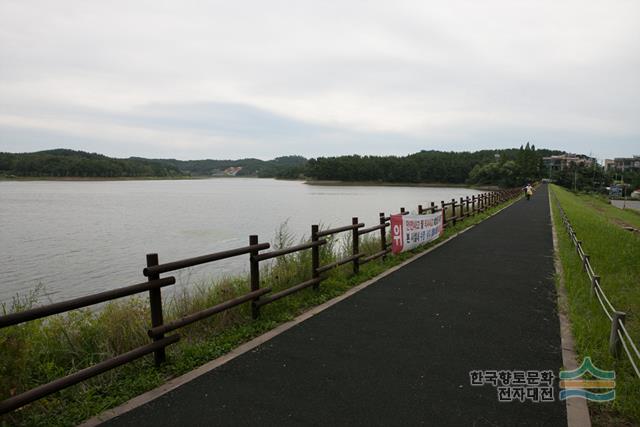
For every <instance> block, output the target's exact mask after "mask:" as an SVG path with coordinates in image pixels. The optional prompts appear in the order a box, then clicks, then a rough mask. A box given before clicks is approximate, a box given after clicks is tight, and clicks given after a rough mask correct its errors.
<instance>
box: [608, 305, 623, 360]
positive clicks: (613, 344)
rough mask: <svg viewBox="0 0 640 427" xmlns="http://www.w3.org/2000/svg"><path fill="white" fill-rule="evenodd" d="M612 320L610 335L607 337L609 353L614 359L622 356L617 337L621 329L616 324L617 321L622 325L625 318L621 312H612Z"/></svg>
mask: <svg viewBox="0 0 640 427" xmlns="http://www.w3.org/2000/svg"><path fill="white" fill-rule="evenodd" d="M611 314H612V315H613V318H612V319H611V335H610V336H609V352H610V353H611V354H612V355H613V356H614V357H615V358H620V356H621V355H622V340H621V339H620V336H618V331H619V330H620V329H621V328H620V325H619V324H618V320H619V321H620V322H621V323H622V324H624V320H625V318H626V316H627V314H626V313H623V312H622V311H614V312H613V313H611Z"/></svg>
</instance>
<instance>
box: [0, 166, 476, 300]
mask: <svg viewBox="0 0 640 427" xmlns="http://www.w3.org/2000/svg"><path fill="white" fill-rule="evenodd" d="M477 193H479V192H478V191H476V190H471V189H464V188H442V187H395V186H394V187H385V186H319V185H307V184H304V183H303V182H300V181H278V180H272V179H257V178H256V179H253V178H218V179H203V180H176V181H171V180H166V181H164V180H158V181H155V180H154V181H1V182H0V224H1V226H0V245H1V252H0V301H2V302H7V301H10V300H11V298H12V297H13V296H15V295H16V294H18V293H19V294H25V293H27V292H28V291H29V290H31V289H34V288H35V287H36V286H37V285H38V284H39V283H41V284H42V285H44V298H42V300H41V301H42V302H47V301H52V302H56V301H60V300H63V299H68V298H72V297H78V296H83V295H89V294H92V293H95V292H98V291H104V290H108V289H113V288H117V287H121V286H125V285H132V284H135V283H139V282H142V281H145V280H146V278H145V277H144V276H143V275H142V269H143V267H144V266H145V262H146V261H145V259H146V258H145V255H146V254H147V253H153V252H155V253H158V254H159V258H160V262H161V263H162V262H168V261H175V260H178V259H182V258H189V257H193V256H198V255H204V254H208V253H212V252H217V251H220V250H224V249H231V248H236V247H240V246H246V245H247V244H248V240H249V237H248V236H249V235H250V234H257V235H258V236H259V238H260V241H261V242H272V240H273V237H274V235H275V232H276V230H277V229H278V228H279V227H280V226H281V225H282V224H284V223H286V224H287V229H288V230H289V231H290V232H291V233H293V234H294V235H295V236H296V242H297V241H298V240H299V239H300V238H302V237H303V236H307V237H308V236H309V234H310V229H311V224H318V223H320V224H323V225H325V226H334V227H336V226H341V225H347V224H350V223H351V218H352V217H354V216H357V217H359V219H360V221H361V222H365V223H366V225H367V226H369V225H375V224H378V223H379V219H378V213H379V212H385V214H389V212H390V211H393V212H398V211H399V208H400V207H401V206H403V207H406V208H407V209H408V210H411V211H416V210H417V206H418V204H423V205H424V206H427V205H429V202H430V201H434V202H437V203H439V202H440V200H449V201H450V200H451V198H454V197H455V198H456V199H458V198H459V197H460V196H471V195H473V194H477ZM247 259H248V256H242V257H236V258H233V259H229V260H224V261H218V262H215V263H212V264H209V265H206V266H199V267H195V268H193V269H190V270H189V271H186V272H182V273H180V274H179V275H177V276H176V277H177V279H178V281H179V283H181V286H188V285H187V284H188V283H193V282H197V281H201V280H204V279H206V278H207V277H211V276H215V277H220V276H222V275H232V274H238V273H243V272H246V271H247V270H248V261H247Z"/></svg>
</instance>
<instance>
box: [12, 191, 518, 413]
mask: <svg viewBox="0 0 640 427" xmlns="http://www.w3.org/2000/svg"><path fill="white" fill-rule="evenodd" d="M519 193H520V190H518V189H510V190H500V191H493V192H487V193H482V194H479V195H477V196H476V195H474V196H473V197H471V198H469V197H466V198H462V197H461V198H460V201H459V202H456V200H455V199H452V200H451V202H448V203H445V202H444V201H441V203H440V206H438V205H436V204H435V203H431V206H430V207H429V208H427V209H423V208H422V205H420V206H418V212H419V213H432V212H439V211H443V215H444V217H445V221H444V223H445V226H447V225H449V224H455V223H456V221H461V220H464V218H467V217H470V216H473V215H476V214H478V213H480V212H483V211H484V210H485V209H488V208H490V207H493V206H496V205H498V204H500V203H503V202H505V201H507V200H510V199H512V198H514V197H516V196H518V195H519ZM400 210H401V213H403V214H405V213H409V212H406V211H405V209H404V208H401V209H400ZM379 216H380V223H379V224H378V225H375V226H372V227H368V228H364V227H365V224H364V223H361V222H359V221H358V218H353V219H352V223H351V224H350V225H346V226H343V227H337V228H333V229H329V230H322V231H321V230H319V227H318V226H317V225H312V226H311V241H310V242H308V243H304V244H301V245H296V246H292V247H289V248H284V249H279V250H275V251H271V252H262V253H261V252H260V251H263V250H266V249H269V248H270V244H269V243H259V241H258V236H255V235H253V236H250V237H249V245H248V246H245V247H241V248H236V249H231V250H227V251H222V252H217V253H213V254H208V255H202V256H198V257H194V258H188V259H183V260H179V261H173V262H168V263H163V264H160V263H159V258H158V254H148V255H147V266H146V267H145V268H144V269H143V274H144V276H145V277H147V279H148V280H147V282H144V283H139V284H136V285H131V286H126V287H123V288H118V289H114V290H111V291H106V292H101V293H98V294H94V295H89V296H86V297H81V298H75V299H72V300H68V301H63V302H59V303H56V304H50V305H46V306H42V307H37V308H34V309H30V310H25V311H22V312H18V313H11V314H8V315H4V316H0V329H1V328H6V327H11V326H15V325H19V324H21V323H24V322H28V321H32V320H36V319H41V318H44V317H48V316H52V315H55V314H60V313H65V312H68V311H71V310H75V309H79V308H84V307H89V306H92V305H95V304H99V303H103V302H106V301H111V300H115V299H118V298H123V297H127V296H130V295H134V294H139V293H142V292H148V293H149V307H150V313H151V319H150V320H151V328H150V329H149V330H148V331H147V334H148V335H149V337H150V338H151V339H152V342H151V343H150V344H147V345H144V346H141V347H138V348H136V349H133V350H131V351H129V352H127V353H124V354H121V355H118V356H116V357H113V358H111V359H108V360H105V361H103V362H100V363H98V364H96V365H93V366H90V367H87V368H84V369H81V370H79V371H77V372H74V373H72V374H70V375H67V376H65V377H63V378H59V379H57V380H54V381H52V382H50V383H47V384H43V385H40V386H38V387H36V388H34V389H31V390H27V391H24V392H22V393H19V394H17V395H15V396H12V397H10V398H8V399H6V400H4V401H2V402H0V414H4V413H7V412H10V411H13V410H15V409H18V408H20V407H22V406H24V405H26V404H28V403H31V402H34V401H36V400H38V399H41V398H43V397H45V396H47V395H50V394H52V393H55V392H57V391H60V390H62V389H64V388H67V387H70V386H72V385H74V384H77V383H79V382H82V381H85V380H87V379H89V378H91V377H94V376H96V375H100V374H101V373H104V372H106V371H108V370H110V369H114V368H116V367H118V366H122V365H124V364H126V363H129V362H132V361H133V360H136V359H139V358H140V357H143V356H145V355H148V354H151V353H153V354H154V360H155V363H156V365H160V364H162V363H164V362H165V360H166V352H165V348H166V347H167V346H169V345H171V344H174V343H176V342H178V341H179V339H180V336H179V334H173V335H169V336H166V337H165V334H168V333H170V332H173V331H175V330H177V329H179V328H181V327H184V326H187V325H189V324H192V323H194V322H197V321H199V320H202V319H205V318H208V317H211V316H213V315H215V314H217V313H221V312H223V311H225V310H229V309H231V308H233V307H236V306H238V305H241V304H245V303H250V304H251V307H252V315H253V318H257V317H258V316H259V314H260V308H261V307H263V306H265V305H267V304H269V303H272V302H274V301H277V300H278V299H280V298H284V297H286V296H287V295H291V294H293V293H295V292H298V291H301V290H303V289H305V288H308V287H313V288H315V289H317V288H318V286H319V285H320V283H321V282H322V280H323V279H324V277H322V273H324V272H327V271H329V270H331V269H333V268H336V267H338V266H341V265H344V264H348V263H352V265H353V272H354V274H357V273H358V271H359V268H360V265H362V264H365V263H367V262H369V261H372V260H374V259H377V258H381V257H384V256H386V255H387V254H388V253H389V252H390V249H389V247H390V244H388V243H387V240H386V233H387V230H386V228H387V227H388V226H389V223H388V222H387V221H388V220H389V218H390V217H385V215H384V213H380V214H379ZM376 231H379V233H380V243H381V247H380V251H378V252H376V253H374V254H365V253H361V252H360V251H359V239H360V236H362V235H364V234H368V233H372V232H376ZM344 232H351V234H352V248H353V254H352V255H351V256H348V257H346V258H344V259H341V260H337V261H335V262H333V263H331V264H327V265H324V266H321V265H320V256H319V247H320V246H322V245H324V244H326V243H327V240H326V239H322V237H327V236H330V235H333V234H337V233H344ZM308 249H311V251H312V257H311V259H312V265H311V266H310V268H311V271H312V278H311V279H310V280H307V281H305V282H302V283H299V284H297V285H295V286H292V287H290V288H288V289H285V290H283V291H280V292H276V293H271V291H272V290H271V288H261V287H260V267H259V263H260V262H261V261H264V260H267V259H271V258H276V257H279V256H284V255H287V254H290V253H294V252H298V251H302V250H308ZM247 254H249V264H250V273H251V279H250V285H251V288H250V291H249V292H248V293H246V294H244V295H241V296H238V297H236V298H234V299H231V300H228V301H225V302H222V303H220V304H217V305H215V306H212V307H209V308H207V309H204V310H201V311H198V312H196V313H192V314H189V315H187V316H185V317H183V318H181V319H178V320H175V321H172V322H169V323H165V322H164V319H163V310H162V291H161V289H162V288H163V287H165V286H171V285H173V284H175V283H176V279H175V277H174V276H169V277H163V278H160V275H161V274H163V273H169V272H173V271H177V270H181V269H184V268H189V267H193V266H196V265H201V264H205V263H209V262H215V261H219V260H222V259H226V258H231V257H236V256H241V255H247Z"/></svg>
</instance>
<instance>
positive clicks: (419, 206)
mask: <svg viewBox="0 0 640 427" xmlns="http://www.w3.org/2000/svg"><path fill="white" fill-rule="evenodd" d="M418 215H422V205H418Z"/></svg>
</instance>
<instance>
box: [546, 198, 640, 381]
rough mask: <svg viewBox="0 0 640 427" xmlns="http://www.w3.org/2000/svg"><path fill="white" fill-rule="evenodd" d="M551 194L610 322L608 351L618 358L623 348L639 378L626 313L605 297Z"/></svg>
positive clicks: (638, 357)
mask: <svg viewBox="0 0 640 427" xmlns="http://www.w3.org/2000/svg"><path fill="white" fill-rule="evenodd" d="M551 194H552V195H553V200H554V202H555V204H556V206H557V208H558V211H559V212H560V218H562V224H563V225H564V227H565V230H566V231H567V234H568V235H569V237H570V239H571V242H572V243H573V245H574V246H575V248H576V253H577V254H578V256H579V257H580V260H581V261H582V268H583V269H584V271H585V272H586V273H587V276H588V277H589V280H590V281H591V293H592V295H595V296H596V297H597V299H598V302H599V303H600V306H601V307H602V311H603V312H604V314H605V316H607V318H608V319H609V321H610V322H611V332H610V334H609V351H610V353H611V354H612V355H613V356H615V357H616V358H620V357H621V355H622V349H624V351H625V353H626V355H627V357H628V359H629V362H630V363H631V366H632V367H633V370H634V371H635V373H636V375H637V376H638V378H640V369H638V365H640V351H638V347H637V346H636V344H635V343H634V341H633V340H632V339H631V335H629V332H628V331H627V328H626V327H625V325H624V322H625V319H626V313H624V312H621V311H618V310H616V309H615V308H614V307H613V304H611V301H609V298H607V295H606V294H605V293H604V290H602V286H601V284H600V281H601V279H600V276H598V275H597V274H596V273H595V271H594V269H593V266H592V265H591V257H590V256H589V255H588V254H586V253H585V251H584V248H583V247H582V240H579V239H578V236H577V235H576V232H575V231H574V229H573V226H572V225H571V222H570V221H569V218H568V217H567V214H566V212H565V211H564V209H563V208H562V205H561V204H560V201H559V200H558V196H557V195H556V193H555V192H554V191H551ZM634 356H635V357H634Z"/></svg>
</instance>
